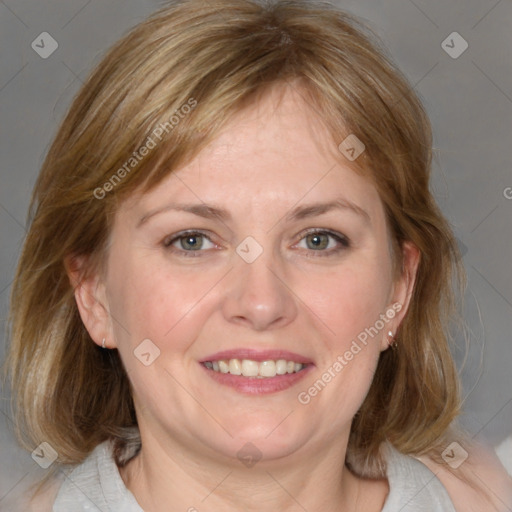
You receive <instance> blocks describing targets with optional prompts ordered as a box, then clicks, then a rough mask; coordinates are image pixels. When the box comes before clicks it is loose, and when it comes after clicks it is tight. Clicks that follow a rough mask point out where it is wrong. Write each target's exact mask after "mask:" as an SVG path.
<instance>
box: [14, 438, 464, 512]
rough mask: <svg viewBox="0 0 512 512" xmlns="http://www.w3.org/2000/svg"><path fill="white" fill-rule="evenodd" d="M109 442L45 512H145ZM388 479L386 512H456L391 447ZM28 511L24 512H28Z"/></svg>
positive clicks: (70, 477) (431, 481) (415, 463)
mask: <svg viewBox="0 0 512 512" xmlns="http://www.w3.org/2000/svg"><path fill="white" fill-rule="evenodd" d="M111 450H112V447H111V444H110V443H109V442H108V441H106V442H104V443H102V444H100V445H98V446H97V447H96V448H95V449H94V451H93V452H92V453H91V454H90V455H89V457H87V459H85V460H84V462H83V463H82V464H80V465H78V466H76V467H75V468H74V469H73V470H72V471H71V472H69V473H68V474H67V476H66V477H65V478H64V477H63V478H62V484H61V485H60V488H59V490H58V493H57V497H56V499H55V501H54V503H53V508H41V501H39V502H38V506H37V507H36V508H35V509H34V508H33V509H31V510H37V512H39V511H41V512H42V511H43V510H44V511H45V512H50V511H53V512H85V511H87V512H144V511H143V509H142V508H141V506H140V505H139V504H138V503H137V501H136V500H135V497H134V496H133V494H132V493H131V492H130V491H129V490H128V489H127V488H126V486H125V485H124V482H123V480H122V478H121V475H120V474H119V470H118V468H117V465H116V463H115V461H114V459H113V457H112V451H111ZM388 453H389V455H388V460H387V465H388V469H387V478H388V482H389V489H390V491H389V494H388V496H387V499H386V502H385V504H384V508H383V509H382V512H398V511H400V512H455V508H454V506H453V503H452V501H451V500H450V497H449V496H448V493H447V491H446V489H445V488H444V487H443V485H442V484H441V482H440V481H439V480H438V478H437V477H436V476H435V475H434V474H433V473H432V472H431V471H430V470H429V469H428V468H427V467H426V466H425V465H424V464H423V463H422V462H420V461H419V460H416V459H415V458H413V457H410V456H407V455H403V454H401V453H399V452H398V451H396V450H395V449H394V448H392V447H391V446H389V452H388ZM26 510H27V509H24V511H26Z"/></svg>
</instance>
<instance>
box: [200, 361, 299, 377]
mask: <svg viewBox="0 0 512 512" xmlns="http://www.w3.org/2000/svg"><path fill="white" fill-rule="evenodd" d="M204 365H205V366H206V367H207V368H210V369H211V370H213V371H215V372H220V373H230V374H231V375H242V376H244V377H257V378H264V377H275V376H276V375H285V374H287V373H297V372H299V371H301V370H302V369H303V368H304V366H305V365H304V364H302V363H296V362H295V361H286V360H285V359H278V360H277V361H274V360H268V361H262V362H258V361H253V360H252V359H242V360H241V361H240V359H229V360H226V359H222V360H219V361H206V362H205V363H204Z"/></svg>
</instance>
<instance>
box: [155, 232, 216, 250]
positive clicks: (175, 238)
mask: <svg viewBox="0 0 512 512" xmlns="http://www.w3.org/2000/svg"><path fill="white" fill-rule="evenodd" d="M163 244H164V246H165V247H167V248H168V249H170V250H172V251H177V252H181V253H182V254H183V253H187V252H188V253H191V252H202V251H204V250H205V249H214V248H215V247H216V245H215V244H214V243H213V242H212V241H211V240H210V239H209V238H208V237H207V236H206V235H205V234H204V233H201V232H200V231H184V232H181V233H177V234H176V235H171V236H170V237H168V238H166V239H165V240H164V242H163ZM191 256H192V255H191Z"/></svg>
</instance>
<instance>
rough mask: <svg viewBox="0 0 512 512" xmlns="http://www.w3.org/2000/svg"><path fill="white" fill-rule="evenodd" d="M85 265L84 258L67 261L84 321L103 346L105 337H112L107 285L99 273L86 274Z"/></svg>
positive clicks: (96, 340)
mask: <svg viewBox="0 0 512 512" xmlns="http://www.w3.org/2000/svg"><path fill="white" fill-rule="evenodd" d="M84 265H86V262H85V259H83V258H80V259H78V258H73V259H69V260H67V261H66V271H67V273H68V276H69V280H70V282H71V285H72V286H73V290H74V295H75V301H76V305H77V308H78V311H79V313H80V317H81V319H82V322H83V323H84V326H85V328H86V329H87V331H88V332H89V335H90V336H91V338H92V339H93V341H94V342H95V343H96V344H97V345H99V346H102V342H103V340H104V339H105V338H109V339H111V333H110V314H109V308H108V302H107V296H106V290H105V285H104V283H103V282H102V281H101V279H100V277H99V275H98V274H97V273H91V274H90V275H89V274H86V273H85V272H84V271H83V269H84Z"/></svg>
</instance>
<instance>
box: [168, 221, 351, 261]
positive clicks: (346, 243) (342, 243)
mask: <svg viewBox="0 0 512 512" xmlns="http://www.w3.org/2000/svg"><path fill="white" fill-rule="evenodd" d="M197 235H201V236H203V237H205V238H206V239H207V240H209V241H210V242H211V243H214V242H212V240H211V239H210V238H209V237H208V235H207V234H206V233H205V232H203V231H195V230H188V231H182V232H180V233H177V234H176V235H172V238H166V239H165V240H164V241H163V245H164V247H165V248H166V249H168V250H170V251H171V252H177V253H179V254H180V255H183V256H185V257H189V258H197V257H201V256H202V255H201V253H202V252H205V251H204V250H201V249H198V250H196V251H186V250H184V249H177V248H175V247H172V245H173V244H174V243H175V242H177V241H179V240H181V239H182V238H186V237H187V236H197ZM308 235H328V236H330V237H331V238H333V239H334V240H336V242H337V243H338V244H339V246H338V247H336V248H334V249H333V248H331V249H329V250H318V251H315V250H314V249H306V250H309V251H311V252H313V253H316V254H315V255H314V256H308V257H313V258H317V257H321V258H322V257H327V256H331V255H334V254H337V253H339V252H340V251H343V250H345V249H348V248H349V247H351V243H350V240H349V239H348V238H347V237H346V236H345V235H342V234H341V233H336V232H333V231H330V230H328V229H318V228H313V229H309V230H306V231H304V232H303V233H301V238H300V240H299V242H300V241H302V240H304V239H305V238H306V237H307V236H308Z"/></svg>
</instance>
